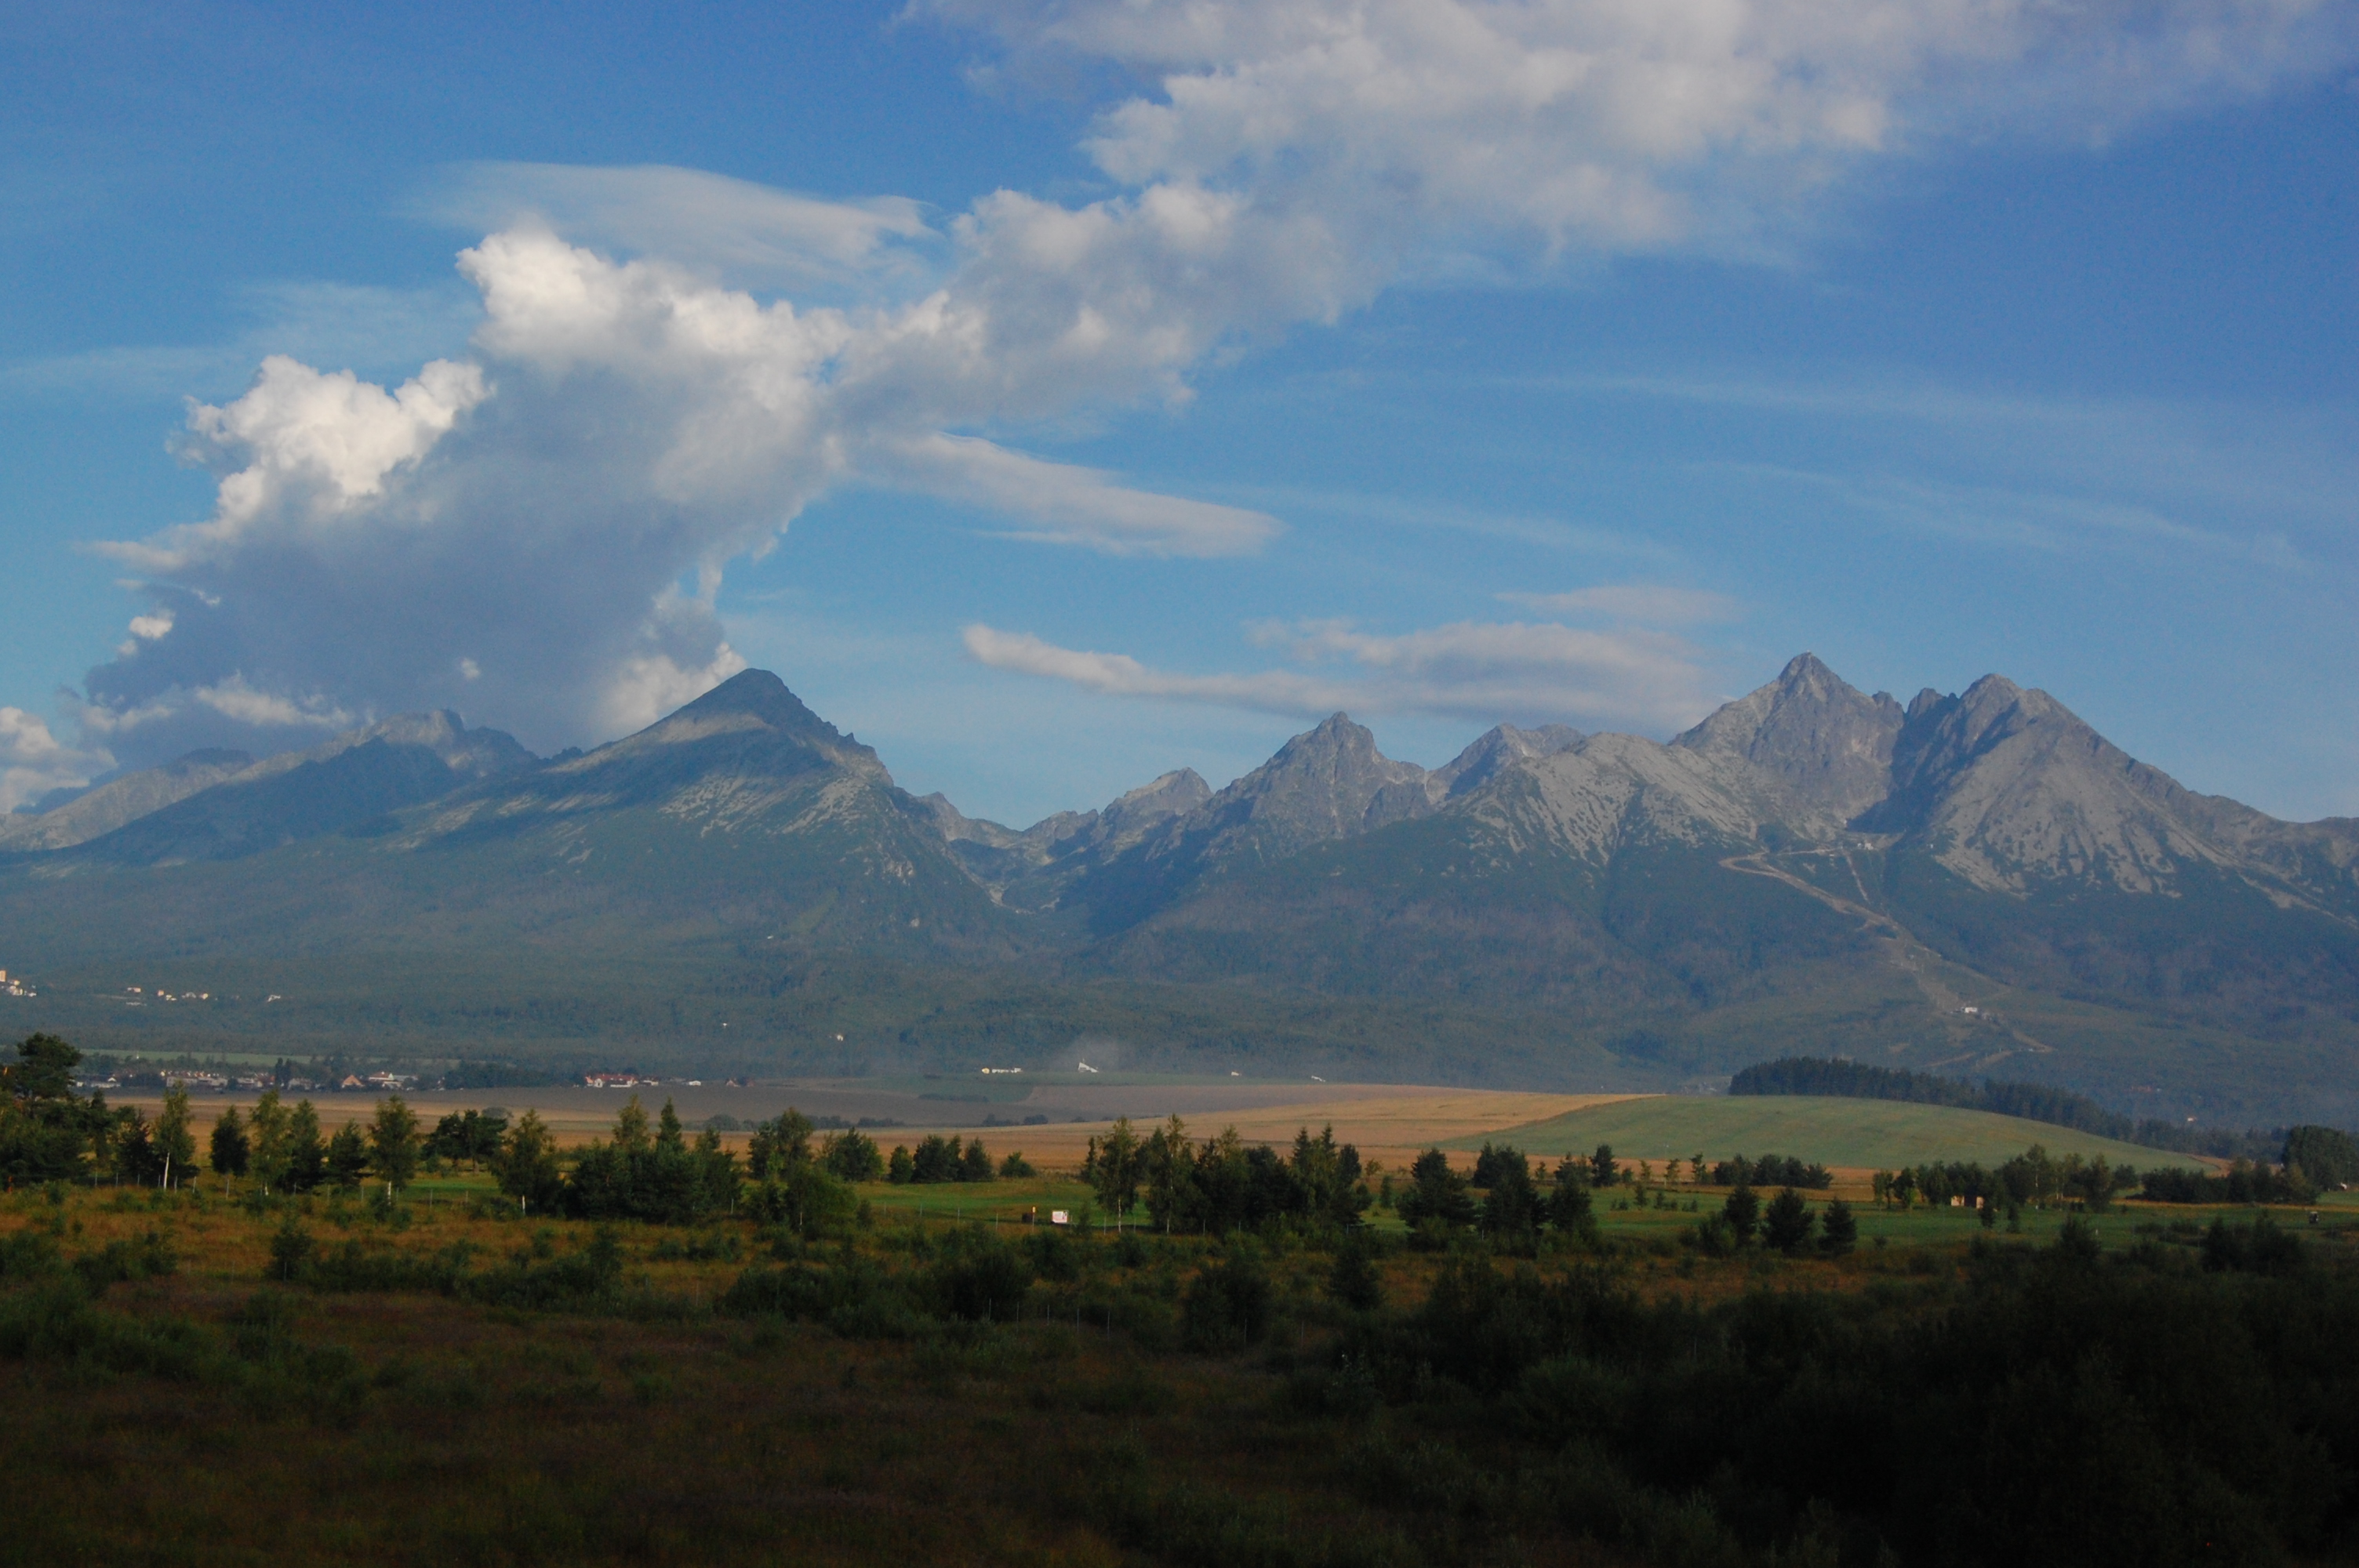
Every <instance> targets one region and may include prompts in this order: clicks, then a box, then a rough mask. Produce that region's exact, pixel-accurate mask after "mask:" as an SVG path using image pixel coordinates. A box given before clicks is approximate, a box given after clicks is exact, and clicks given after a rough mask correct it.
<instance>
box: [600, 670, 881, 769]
mask: <svg viewBox="0 0 2359 1568" xmlns="http://www.w3.org/2000/svg"><path fill="white" fill-rule="evenodd" d="M724 738H728V739H727V740H726V741H725V742H724ZM716 744H719V745H721V747H722V750H721V751H719V752H714V751H713V750H712V747H713V746H714V745H716ZM680 747H689V748H693V749H695V750H697V751H698V752H700V753H704V754H706V757H705V761H704V762H702V763H701V764H700V765H702V766H713V765H721V764H720V762H719V759H720V758H721V757H722V756H723V755H725V756H727V757H728V758H729V759H731V760H730V762H728V763H727V764H726V765H727V766H728V767H730V768H731V769H732V770H734V771H738V772H743V771H745V770H746V769H748V768H751V769H752V770H753V771H755V772H756V773H774V772H777V771H779V770H780V769H783V770H785V771H787V772H795V771H799V770H800V769H801V768H804V767H808V766H811V765H816V764H822V763H824V764H832V765H833V766H836V767H840V768H846V769H849V770H851V771H852V772H853V773H860V774H863V775H864V776H866V777H868V778H870V779H871V780H873V781H875V782H879V783H882V784H887V785H889V784H891V783H892V779H891V776H890V775H889V774H887V773H886V771H885V764H884V763H883V762H881V761H880V760H878V758H877V755H876V753H875V751H873V750H871V749H870V748H869V747H866V746H864V745H862V744H861V743H860V741H859V740H858V738H856V737H854V736H853V735H850V734H846V733H845V732H843V731H842V730H838V729H836V727H835V726H834V725H832V724H830V723H829V722H828V721H827V720H826V719H821V717H820V716H819V715H818V714H816V713H813V712H812V711H811V710H810V708H808V707H806V706H805V705H804V703H803V700H802V698H800V697H797V696H796V695H795V694H794V693H793V692H791V691H789V690H788V689H787V683H786V682H784V681H782V680H780V679H779V678H778V677H777V676H775V675H772V674H771V673H770V672H769V671H768V670H741V671H739V672H738V673H737V674H735V675H734V676H730V677H729V678H728V679H727V680H725V681H723V682H722V683H721V684H720V685H719V686H717V687H713V688H712V690H711V691H708V692H706V693H705V694H704V695H703V696H702V697H698V698H697V699H696V700H695V701H693V702H690V703H689V704H688V705H687V706H685V707H683V708H679V709H678V710H677V711H675V712H673V713H672V714H671V715H670V716H669V717H668V718H664V719H658V720H657V721H656V722H655V723H653V724H650V725H649V726H647V728H646V729H645V730H640V731H639V732H638V733H636V735H629V736H625V738H624V739H622V740H620V741H614V743H612V744H611V745H606V746H602V747H600V748H598V749H597V750H596V751H594V752H589V753H588V754H587V755H585V756H583V757H582V758H581V759H580V760H578V761H576V762H568V763H565V764H563V766H564V767H565V768H566V769H567V770H569V771H571V772H574V773H595V772H599V771H601V770H606V769H611V768H614V767H615V766H617V765H629V766H632V767H634V768H636V766H638V765H639V762H640V760H641V759H642V758H643V757H645V756H647V754H648V753H650V752H658V751H661V750H665V749H671V748H680ZM757 759H758V760H757Z"/></svg>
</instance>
